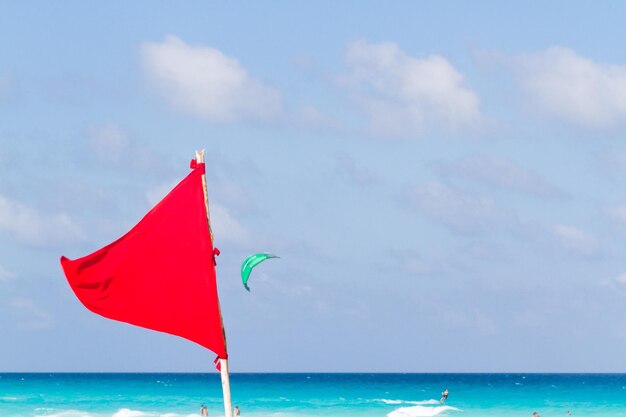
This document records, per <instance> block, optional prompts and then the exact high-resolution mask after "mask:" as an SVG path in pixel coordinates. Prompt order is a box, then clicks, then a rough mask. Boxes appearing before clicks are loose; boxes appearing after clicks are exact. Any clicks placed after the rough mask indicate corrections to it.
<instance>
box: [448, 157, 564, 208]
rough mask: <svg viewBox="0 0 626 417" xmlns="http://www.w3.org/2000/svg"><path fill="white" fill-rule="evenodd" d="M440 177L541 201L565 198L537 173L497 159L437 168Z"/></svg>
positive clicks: (458, 163) (471, 159) (474, 160)
mask: <svg viewBox="0 0 626 417" xmlns="http://www.w3.org/2000/svg"><path fill="white" fill-rule="evenodd" d="M437 169H438V171H439V172H440V174H442V175H444V176H449V175H454V176H456V177H459V178H462V179H468V178H469V179H474V180H477V181H480V182H483V183H485V184H488V185H493V186H496V187H499V188H503V189H508V190H513V191H518V192H523V193H528V194H534V195H536V196H538V197H544V198H545V197H552V198H554V197H562V196H563V192H562V191H560V190H559V189H558V188H556V187H555V186H553V185H551V184H549V183H548V182H547V181H545V180H544V179H543V178H542V177H541V176H540V175H539V174H538V173H536V172H533V171H531V170H529V169H526V168H524V167H521V166H519V165H517V164H516V163H515V162H513V161H511V160H509V159H507V158H503V157H498V156H483V157H477V158H468V159H464V160H462V161H459V162H457V163H455V164H441V165H439V166H437Z"/></svg>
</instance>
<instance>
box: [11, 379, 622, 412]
mask: <svg viewBox="0 0 626 417" xmlns="http://www.w3.org/2000/svg"><path fill="white" fill-rule="evenodd" d="M231 388H232V396H233V404H234V405H238V406H239V407H240V409H241V416H242V417H261V416H264V417H290V416H294V417H300V416H302V417H305V416H330V417H334V416H337V417H342V416H345V417H357V416H358V417H385V416H389V417H421V416H459V417H461V416H462V417H475V416H476V417H477V416H483V417H484V416H512V417H516V416H526V417H531V416H532V413H533V412H534V411H537V412H539V413H540V415H541V416H542V417H551V416H566V415H567V412H568V411H570V412H571V413H572V414H571V415H573V416H598V417H602V416H607V417H608V416H626V375H625V374H321V373H309V374H307V373H302V374H300V373H289V374H273V373H270V374H253V373H250V374H247V373H237V374H233V375H231ZM445 388H448V390H449V391H450V396H449V397H448V400H447V401H446V402H445V404H443V405H442V404H440V403H439V398H440V393H441V391H443V390H444V389H445ZM201 404H205V405H207V406H208V409H209V416H211V417H218V416H223V415H224V409H223V405H222V397H221V382H220V377H219V374H218V373H217V372H216V373H214V374H173V373H168V374H145V373H142V374H88V373H79V374H72V373H53V374H48V373H37V374H32V373H4V374H0V416H1V417H18V416H19V417H34V416H47V417H53V416H54V417H179V416H180V417H183V416H184V417H188V416H199V409H200V405H201Z"/></svg>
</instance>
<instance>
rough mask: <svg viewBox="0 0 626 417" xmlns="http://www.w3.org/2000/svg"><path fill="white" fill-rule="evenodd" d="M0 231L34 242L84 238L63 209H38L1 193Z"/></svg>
mask: <svg viewBox="0 0 626 417" xmlns="http://www.w3.org/2000/svg"><path fill="white" fill-rule="evenodd" d="M0 232H5V233H8V234H10V235H12V236H13V237H15V238H16V239H17V240H19V241H21V242H23V243H27V244H29V245H34V246H51V245H56V244H59V243H66V242H76V241H81V240H84V238H85V237H84V235H83V232H82V231H81V229H80V227H79V226H78V225H76V224H75V223H74V222H73V221H72V220H71V219H70V217H69V216H68V215H67V214H65V213H51V214H47V213H41V212H39V211H37V210H36V209H34V208H32V207H29V206H27V205H25V204H22V203H20V202H18V201H14V200H11V199H9V198H6V197H3V196H1V195H0Z"/></svg>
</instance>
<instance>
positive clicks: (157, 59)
mask: <svg viewBox="0 0 626 417" xmlns="http://www.w3.org/2000/svg"><path fill="white" fill-rule="evenodd" d="M141 57H142V62H143V66H144V69H145V71H146V73H147V74H148V76H149V77H150V80H151V81H152V83H153V85H154V86H155V87H156V89H157V90H158V91H159V92H160V93H161V94H162V95H163V96H164V97H165V98H166V99H167V101H169V102H170V103H171V104H172V105H173V106H174V107H176V108H178V109H179V110H182V111H184V112H188V113H190V114H193V115H195V116H198V117H201V118H205V119H208V120H211V121H216V122H233V121H238V120H250V119H251V120H258V121H269V120H273V119H276V118H278V117H279V116H281V115H282V112H283V104H282V98H281V94H280V93H279V91H278V90H276V89H275V88H272V87H269V86H267V85H265V84H264V83H263V82H261V81H259V80H257V79H255V78H253V77H251V76H250V75H249V74H248V72H247V71H246V69H245V68H244V67H243V66H242V65H241V64H240V63H239V62H238V61H237V60H236V59H234V58H231V57H229V56H227V55H225V54H224V53H222V52H221V51H219V50H218V49H215V48H210V47H207V46H201V45H198V46H191V45H188V44H186V43H185V42H183V41H182V40H180V39H179V38H177V37H175V36H168V37H166V38H165V40H164V41H163V42H160V43H152V42H149V43H144V44H143V45H142V46H141Z"/></svg>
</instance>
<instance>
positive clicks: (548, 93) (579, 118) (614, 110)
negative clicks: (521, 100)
mask: <svg viewBox="0 0 626 417" xmlns="http://www.w3.org/2000/svg"><path fill="white" fill-rule="evenodd" d="M516 63H517V70H518V74H519V77H520V80H521V82H522V84H523V86H524V88H525V89H526V91H527V92H528V94H529V95H530V97H531V98H532V99H533V102H534V104H535V108H537V109H539V110H541V111H543V112H545V113H547V114H549V115H552V116H555V117H557V118H560V119H562V120H564V121H567V122H571V123H573V124H576V125H581V126H585V127H589V128H607V127H614V126H616V125H620V124H622V125H623V124H624V123H625V122H626V65H609V64H604V63H598V62H594V61H592V60H591V59H588V58H584V57H582V56H580V55H578V54H576V52H575V51H573V50H571V49H568V48H563V47H553V48H550V49H548V50H546V51H544V52H541V53H537V54H528V55H523V56H520V57H518V58H517V60H516Z"/></svg>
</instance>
